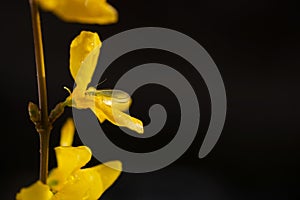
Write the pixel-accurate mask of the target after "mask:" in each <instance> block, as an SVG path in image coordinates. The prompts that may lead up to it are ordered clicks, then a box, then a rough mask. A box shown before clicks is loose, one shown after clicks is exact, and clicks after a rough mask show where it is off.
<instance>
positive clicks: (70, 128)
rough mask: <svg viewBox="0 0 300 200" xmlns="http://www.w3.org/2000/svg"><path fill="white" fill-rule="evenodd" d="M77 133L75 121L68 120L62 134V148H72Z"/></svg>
mask: <svg viewBox="0 0 300 200" xmlns="http://www.w3.org/2000/svg"><path fill="white" fill-rule="evenodd" d="M74 133H75V126H74V121H73V119H72V118H68V119H67V121H66V122H65V124H64V125H63V127H62V129H61V133H60V146H72V143H73V138H74Z"/></svg>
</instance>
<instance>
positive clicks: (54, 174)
mask: <svg viewBox="0 0 300 200" xmlns="http://www.w3.org/2000/svg"><path fill="white" fill-rule="evenodd" d="M68 175H69V174H68ZM67 178H68V176H67V174H65V173H64V171H63V170H61V169H59V168H54V169H52V170H51V171H50V173H49V176H48V178H47V185H49V186H50V188H51V190H52V191H53V192H57V191H59V190H61V188H62V187H63V186H64V185H65V183H66V181H67Z"/></svg>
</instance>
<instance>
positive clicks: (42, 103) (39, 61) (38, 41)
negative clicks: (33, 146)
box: [29, 0, 51, 183]
mask: <svg viewBox="0 0 300 200" xmlns="http://www.w3.org/2000/svg"><path fill="white" fill-rule="evenodd" d="M29 4H30V9H31V19H32V30H33V39H34V50H35V62H36V71H37V83H38V96H39V108H40V111H41V123H40V124H39V127H37V131H38V132H39V135H40V180H41V181H42V182H43V183H46V181H47V176H48V159H49V138H50V131H51V124H50V123H49V119H48V105H47V87H46V74H45V65H44V53H43V42H42V31H41V21H40V14H39V9H38V5H37V3H36V1H35V0H29Z"/></svg>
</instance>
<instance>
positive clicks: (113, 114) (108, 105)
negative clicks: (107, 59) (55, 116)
mask: <svg viewBox="0 0 300 200" xmlns="http://www.w3.org/2000/svg"><path fill="white" fill-rule="evenodd" d="M100 47H101V41H100V39H99V36H98V34H97V33H92V32H88V31H82V32H81V33H80V34H79V35H78V36H77V37H76V38H75V39H74V40H73V41H72V43H71V46H70V72H71V75H72V77H73V79H74V80H75V83H76V87H75V88H74V90H73V92H72V93H71V94H70V96H69V97H68V98H67V99H66V101H65V102H66V105H68V106H71V107H75V108H77V109H91V110H92V111H93V112H94V114H95V115H96V116H97V118H98V120H99V121H100V123H102V122H104V121H105V120H108V121H110V122H111V123H113V124H115V125H117V126H123V127H127V128H129V129H131V130H133V131H135V132H137V133H140V134H142V133H143V132H144V129H143V123H142V122H141V121H140V120H138V119H136V118H134V117H131V116H130V115H128V114H126V113H125V112H124V111H126V110H128V109H129V107H130V105H131V103H132V100H131V97H130V96H129V94H127V93H126V92H123V91H121V90H111V89H105V90H97V89H96V88H95V87H89V88H88V85H89V83H90V82H91V79H92V76H93V73H94V71H95V68H96V65H97V62H98V57H99V54H100Z"/></svg>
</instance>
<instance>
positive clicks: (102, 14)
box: [38, 0, 118, 24]
mask: <svg viewBox="0 0 300 200" xmlns="http://www.w3.org/2000/svg"><path fill="white" fill-rule="evenodd" d="M38 3H39V5H40V6H41V7H42V8H43V9H44V10H45V11H50V12H53V13H54V14H55V15H56V16H57V17H59V18H61V19H62V20H64V21H66V22H76V23H85V24H110V23H115V22H117V20H118V12H117V11H116V10H115V9H114V8H113V7H112V6H111V5H109V4H108V3H107V2H106V0H88V1H87V0H38Z"/></svg>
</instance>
